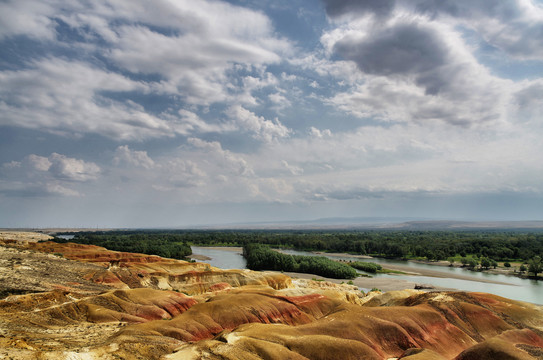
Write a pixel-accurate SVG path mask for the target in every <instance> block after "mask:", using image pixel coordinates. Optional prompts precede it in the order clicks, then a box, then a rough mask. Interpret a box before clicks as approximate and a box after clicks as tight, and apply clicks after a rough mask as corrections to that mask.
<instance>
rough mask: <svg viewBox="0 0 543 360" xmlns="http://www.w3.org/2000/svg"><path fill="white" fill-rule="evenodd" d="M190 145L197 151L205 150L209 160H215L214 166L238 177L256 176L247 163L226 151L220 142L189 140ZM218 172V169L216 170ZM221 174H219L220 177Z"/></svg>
mask: <svg viewBox="0 0 543 360" xmlns="http://www.w3.org/2000/svg"><path fill="white" fill-rule="evenodd" d="M188 143H189V144H190V145H192V146H194V147H195V148H197V149H200V150H203V151H204V152H205V153H204V154H205V157H206V159H208V160H213V166H218V167H219V171H220V169H224V170H226V171H227V172H228V173H230V174H232V175H237V176H254V171H253V169H252V168H251V166H250V165H249V164H248V163H247V161H246V160H245V159H244V158H243V157H241V156H239V155H236V154H234V153H232V152H230V151H228V150H224V149H223V148H222V146H221V144H220V143H219V142H218V141H205V140H202V139H198V138H190V139H188ZM215 171H217V169H215ZM219 175H221V174H217V176H219Z"/></svg>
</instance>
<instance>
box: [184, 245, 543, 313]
mask: <svg viewBox="0 0 543 360" xmlns="http://www.w3.org/2000/svg"><path fill="white" fill-rule="evenodd" d="M192 252H193V253H194V254H199V255H205V256H208V257H210V258H211V260H205V262H207V263H209V264H210V265H212V266H216V267H218V268H221V269H245V268H246V265H247V263H246V261H245V259H244V258H243V256H242V255H241V254H240V252H239V251H232V249H228V250H223V249H217V248H205V247H199V246H192ZM282 252H283V253H286V254H291V255H308V256H326V257H329V258H330V259H333V260H347V261H349V260H352V261H368V262H375V263H378V264H381V265H382V266H383V267H386V265H387V264H389V265H401V266H408V267H409V268H411V269H412V271H413V272H416V271H417V269H421V270H422V269H427V270H432V271H439V272H441V273H442V274H443V275H444V276H445V277H444V278H438V277H429V276H416V275H396V274H372V276H375V277H382V278H391V279H402V280H407V281H411V282H414V283H420V284H431V285H434V286H440V287H445V288H454V289H458V290H465V291H480V292H487V293H491V294H495V295H499V296H503V297H506V298H509V299H514V300H522V301H527V302H531V303H535V304H542V305H543V282H542V281H536V280H529V279H520V278H517V277H514V276H507V275H495V274H488V273H482V272H474V271H469V270H465V269H462V268H453V267H447V266H435V265H428V264H420V263H416V262H411V261H399V260H388V259H378V258H373V259H360V258H357V257H354V256H348V255H346V256H341V257H338V256H328V255H326V254H318V255H317V254H313V253H310V252H306V251H296V250H283V251H282ZM451 274H459V275H462V276H467V277H469V278H470V280H463V279H452V278H447V277H446V276H447V275H451ZM482 279H486V280H492V281H497V282H502V283H506V284H509V285H505V284H492V283H485V282H481V281H480V280H482Z"/></svg>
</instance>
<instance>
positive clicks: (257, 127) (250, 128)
mask: <svg viewBox="0 0 543 360" xmlns="http://www.w3.org/2000/svg"><path fill="white" fill-rule="evenodd" d="M226 114H227V115H228V117H229V118H230V119H232V121H233V122H234V123H235V124H236V125H237V126H238V127H239V129H240V130H241V131H247V132H251V133H252V134H253V137H254V138H255V139H259V140H263V141H265V142H271V141H274V140H277V139H279V138H285V137H287V136H288V135H289V133H290V132H291V130H290V129H288V128H287V127H285V126H284V125H283V124H281V122H280V121H279V119H277V118H275V120H274V121H271V120H266V119H265V118H264V117H262V116H257V115H256V114H255V113H253V112H251V111H249V110H247V109H245V108H243V107H242V106H241V105H233V106H231V107H230V108H228V110H227V111H226Z"/></svg>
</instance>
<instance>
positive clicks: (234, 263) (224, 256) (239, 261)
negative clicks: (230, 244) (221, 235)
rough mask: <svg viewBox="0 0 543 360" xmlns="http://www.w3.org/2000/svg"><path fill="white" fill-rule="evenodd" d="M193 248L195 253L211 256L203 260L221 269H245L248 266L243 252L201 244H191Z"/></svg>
mask: <svg viewBox="0 0 543 360" xmlns="http://www.w3.org/2000/svg"><path fill="white" fill-rule="evenodd" d="M191 249H192V253H193V254H198V255H204V256H207V257H209V258H211V260H202V262H205V263H208V264H209V265H211V266H215V267H218V268H221V269H245V268H246V267H247V261H245V258H244V257H243V255H241V252H237V251H230V250H220V249H210V248H205V247H199V246H191Z"/></svg>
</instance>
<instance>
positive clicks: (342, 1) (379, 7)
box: [324, 0, 396, 17]
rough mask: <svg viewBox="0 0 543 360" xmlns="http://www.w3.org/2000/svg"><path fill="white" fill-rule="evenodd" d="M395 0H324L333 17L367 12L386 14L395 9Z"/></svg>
mask: <svg viewBox="0 0 543 360" xmlns="http://www.w3.org/2000/svg"><path fill="white" fill-rule="evenodd" d="M395 3H396V1H395V0H324V4H325V6H326V12H327V13H328V15H329V16H331V17H342V16H357V15H358V16H360V15H364V14H367V13H372V14H377V15H380V16H386V15H388V14H390V12H392V10H393V9H394V5H395Z"/></svg>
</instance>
